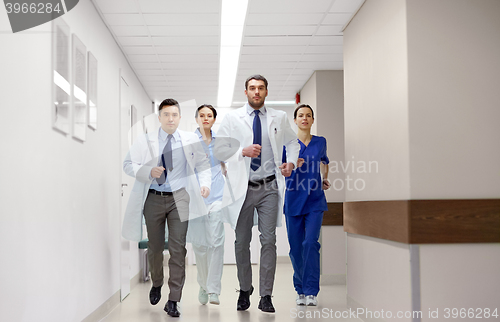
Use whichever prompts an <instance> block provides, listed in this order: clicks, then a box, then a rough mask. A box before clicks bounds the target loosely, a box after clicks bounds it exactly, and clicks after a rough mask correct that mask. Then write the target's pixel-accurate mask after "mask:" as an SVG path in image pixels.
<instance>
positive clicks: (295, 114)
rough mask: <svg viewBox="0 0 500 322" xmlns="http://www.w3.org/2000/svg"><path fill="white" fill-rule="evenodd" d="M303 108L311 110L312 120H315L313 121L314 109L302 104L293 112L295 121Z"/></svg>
mask: <svg viewBox="0 0 500 322" xmlns="http://www.w3.org/2000/svg"><path fill="white" fill-rule="evenodd" d="M303 107H307V108H308V109H310V110H311V116H312V118H313V120H314V111H313V109H312V107H310V106H309V105H307V104H300V105H299V106H297V108H296V109H295V111H293V119H294V120H295V119H296V118H297V112H298V111H299V110H300V109H301V108H303Z"/></svg>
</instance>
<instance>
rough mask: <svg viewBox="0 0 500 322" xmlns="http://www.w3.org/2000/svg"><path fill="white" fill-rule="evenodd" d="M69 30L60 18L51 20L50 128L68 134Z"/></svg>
mask: <svg viewBox="0 0 500 322" xmlns="http://www.w3.org/2000/svg"><path fill="white" fill-rule="evenodd" d="M70 53H71V47H70V29H69V26H68V25H67V24H66V23H65V22H64V20H62V18H58V19H54V20H52V104H51V106H52V127H53V128H54V129H56V130H58V131H60V132H62V133H64V134H69V132H70V112H71V111H70V102H71V86H70V83H71V79H70Z"/></svg>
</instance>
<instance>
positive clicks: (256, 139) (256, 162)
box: [250, 110, 262, 171]
mask: <svg viewBox="0 0 500 322" xmlns="http://www.w3.org/2000/svg"><path fill="white" fill-rule="evenodd" d="M254 113H255V117H254V118H253V144H258V145H260V146H262V127H261V124H260V117H259V110H255V111H254ZM261 155H262V152H261V154H259V156H258V157H255V158H252V164H251V166H250V167H251V168H252V170H253V171H257V169H258V168H260V165H261Z"/></svg>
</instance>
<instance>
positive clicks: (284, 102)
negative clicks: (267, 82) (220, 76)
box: [234, 101, 297, 105]
mask: <svg viewBox="0 0 500 322" xmlns="http://www.w3.org/2000/svg"><path fill="white" fill-rule="evenodd" d="M245 103H246V102H234V104H235V105H245ZM264 104H265V105H297V104H296V103H295V101H266V102H265V103H264Z"/></svg>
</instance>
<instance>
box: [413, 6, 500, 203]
mask: <svg viewBox="0 0 500 322" xmlns="http://www.w3.org/2000/svg"><path fill="white" fill-rule="evenodd" d="M407 3H408V62H409V65H408V74H409V81H408V86H409V91H408V95H409V98H408V101H409V111H410V113H409V120H410V124H409V125H410V146H411V149H410V158H411V168H410V171H411V198H412V199H439V198H442V199H456V198H499V196H500V174H499V172H498V165H499V164H500V148H499V142H500V126H499V120H500V90H499V88H500V63H499V57H500V37H499V31H500V19H499V17H500V2H499V1H497V0H479V1H458V2H457V1H454V0H443V1H432V0H424V1H407ZM443 17H445V19H443ZM423 21H425V23H422V22H423ZM464 22H466V23H464Z"/></svg>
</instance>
